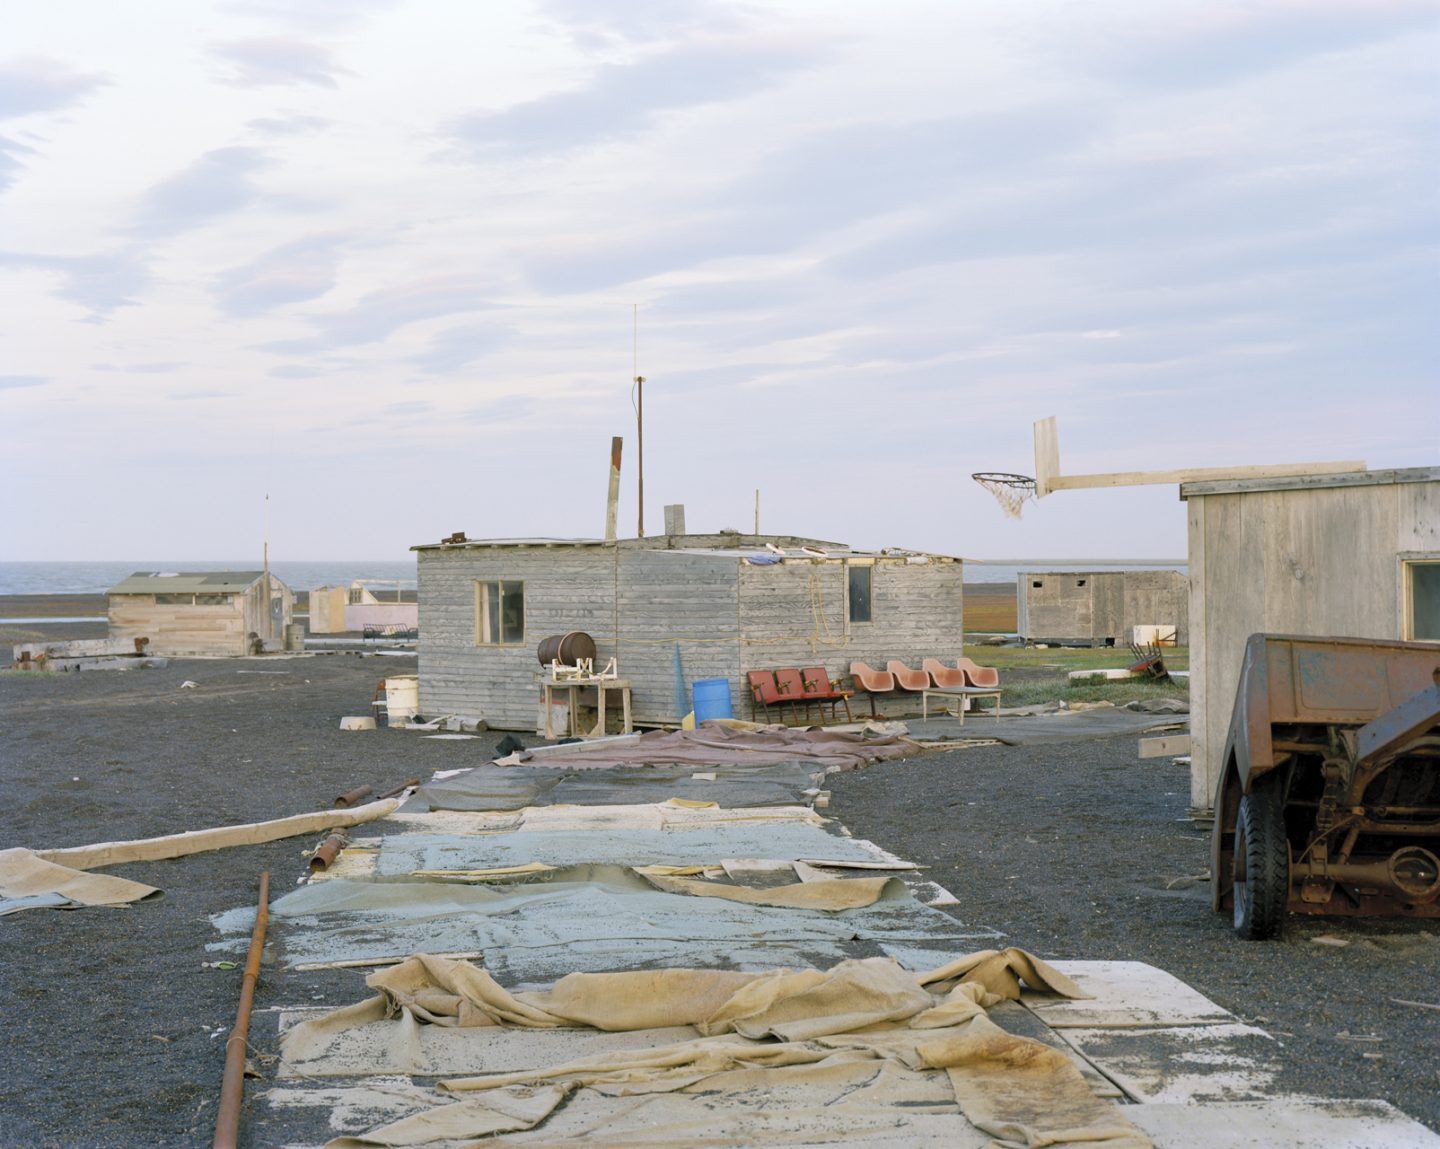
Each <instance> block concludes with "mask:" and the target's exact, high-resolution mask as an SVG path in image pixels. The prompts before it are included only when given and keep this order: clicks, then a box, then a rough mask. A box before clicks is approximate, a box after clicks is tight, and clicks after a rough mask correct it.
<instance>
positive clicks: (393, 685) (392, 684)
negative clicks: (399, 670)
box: [385, 674, 420, 726]
mask: <svg viewBox="0 0 1440 1149" xmlns="http://www.w3.org/2000/svg"><path fill="white" fill-rule="evenodd" d="M418 713H420V678H419V676H418V675H415V674H401V675H398V676H397V677H395V678H387V679H386V680H385V714H386V717H387V719H388V721H389V724H390V725H391V726H404V725H405V724H406V723H407V722H409V721H410V719H412V718H414V717H415V715H417V714H418Z"/></svg>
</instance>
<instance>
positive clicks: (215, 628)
mask: <svg viewBox="0 0 1440 1149" xmlns="http://www.w3.org/2000/svg"><path fill="white" fill-rule="evenodd" d="M270 585H271V595H272V596H273V597H274V598H277V599H279V600H280V601H281V603H282V604H283V605H282V617H283V619H284V622H285V623H287V624H288V623H289V622H290V620H291V618H292V617H293V611H294V606H295V595H294V593H293V592H292V591H291V590H290V588H289V587H287V586H286V585H285V584H284V583H282V582H281V581H280V580H279V579H277V578H275V577H274V576H273V575H272V576H271V578H270ZM214 593H223V594H233V596H234V597H233V599H232V601H231V602H229V603H228V604H227V603H221V604H218V605H200V604H192V603H174V604H172V603H157V602H156V601H155V596H154V595H153V594H112V595H110V596H109V599H108V603H107V610H106V614H107V618H108V621H109V628H108V629H109V634H110V637H111V638H119V639H126V640H129V639H135V638H148V639H149V640H150V643H149V645H148V646H147V647H146V648H145V649H146V653H148V654H160V655H169V656H172V657H177V658H178V657H184V656H185V655H202V656H215V655H220V656H224V657H237V658H238V657H240V656H242V655H246V654H249V653H250V640H249V636H250V635H251V634H256V635H259V636H260V637H261V638H262V639H264V638H265V637H266V636H267V635H268V633H269V628H268V626H267V625H266V623H267V619H268V617H269V616H268V615H267V614H266V613H265V590H264V583H263V582H262V581H259V580H257V581H256V582H255V584H254V585H253V586H251V587H250V588H249V589H248V590H246V591H233V592H231V591H217V592H214ZM282 635H283V631H282ZM282 635H277V636H276V639H277V641H278V640H279V639H280V638H281V637H282Z"/></svg>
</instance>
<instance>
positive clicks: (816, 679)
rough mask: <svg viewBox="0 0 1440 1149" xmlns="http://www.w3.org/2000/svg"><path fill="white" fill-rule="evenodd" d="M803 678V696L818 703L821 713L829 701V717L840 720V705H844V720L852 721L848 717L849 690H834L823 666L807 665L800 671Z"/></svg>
mask: <svg viewBox="0 0 1440 1149" xmlns="http://www.w3.org/2000/svg"><path fill="white" fill-rule="evenodd" d="M800 676H801V677H802V678H803V679H804V680H805V697H806V698H807V699H813V700H814V701H816V702H818V703H820V710H821V713H822V714H823V713H824V709H825V703H827V702H828V703H830V717H831V719H832V720H834V721H836V722H838V721H839V720H840V707H841V706H844V707H845V721H846V722H851V721H854V720H853V719H852V718H851V717H850V691H848V690H836V689H835V687H834V686H833V685H832V684H831V682H830V676H829V675H828V674H826V673H825V668H824V667H823V666H807V667H805V669H804V670H802V671H801V672H800Z"/></svg>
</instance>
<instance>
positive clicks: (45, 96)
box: [0, 55, 109, 120]
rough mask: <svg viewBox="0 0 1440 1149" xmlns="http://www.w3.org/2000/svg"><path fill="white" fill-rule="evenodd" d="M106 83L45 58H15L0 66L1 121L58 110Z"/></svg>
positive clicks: (94, 76) (101, 77) (103, 80)
mask: <svg viewBox="0 0 1440 1149" xmlns="http://www.w3.org/2000/svg"><path fill="white" fill-rule="evenodd" d="M107 83H109V81H108V80H107V79H106V77H104V76H102V75H100V74H99V73H95V72H77V71H75V70H74V69H73V68H71V67H69V66H68V65H66V64H64V63H62V62H61V61H59V60H56V59H53V58H51V57H48V56H38V55H37V56H19V57H15V58H13V59H10V60H7V61H5V62H4V63H0V120H11V119H18V118H19V117H21V116H30V115H35V114H37V113H40V112H55V111H60V110H62V109H64V108H68V107H70V106H71V105H72V104H76V103H79V102H80V101H81V100H83V99H84V98H85V97H86V96H88V95H90V94H91V93H92V92H94V91H95V90H96V89H97V88H101V87H103V86H104V85H105V84H107Z"/></svg>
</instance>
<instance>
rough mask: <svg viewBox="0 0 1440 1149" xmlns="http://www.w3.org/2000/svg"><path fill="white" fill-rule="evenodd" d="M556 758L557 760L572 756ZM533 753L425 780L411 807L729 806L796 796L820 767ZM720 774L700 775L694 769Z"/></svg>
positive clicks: (408, 807) (770, 802)
mask: <svg viewBox="0 0 1440 1149" xmlns="http://www.w3.org/2000/svg"><path fill="white" fill-rule="evenodd" d="M567 760H568V758H566V759H554V760H553V761H555V762H556V763H559V762H562V761H567ZM549 761H551V759H541V758H539V757H536V758H534V759H533V760H532V761H531V762H529V763H527V764H525V765H521V766H495V765H492V764H486V765H484V766H477V767H476V768H474V769H473V770H466V771H465V772H464V773H462V774H457V775H454V776H453V777H449V778H443V779H440V780H438V781H432V782H427V783H425V785H423V786H421V787H420V788H419V789H417V790H416V791H415V793H414V794H412V795H411V796H410V798H409V800H408V801H407V802H406V803H405V806H404V809H405V812H406V813H420V812H425V811H428V810H520V809H523V808H524V807H526V806H546V805H551V804H554V805H574V806H594V805H608V804H611V803H614V802H621V801H625V802H630V803H636V804H639V803H650V802H663V801H664V800H665V799H666V798H690V799H697V800H701V801H713V802H719V803H720V804H721V805H723V806H725V807H727V808H730V809H740V808H744V807H749V806H779V805H786V804H788V803H792V802H797V801H799V800H800V799H801V797H802V796H803V794H804V792H805V791H806V790H807V789H809V788H810V787H812V786H813V785H814V778H815V775H816V773H817V772H818V769H819V768H818V767H815V766H810V765H806V764H805V763H803V762H780V763H750V762H731V763H725V764H707V765H706V766H704V767H697V766H693V765H688V766H681V765H663V764H656V765H645V766H630V765H626V766H615V767H608V768H604V767H589V768H585V769H575V768H567V767H565V766H563V765H559V764H557V765H553V766H552V765H542V764H541V763H542V762H549ZM697 773H699V774H714V775H715V777H713V778H696V777H694V775H695V774H697Z"/></svg>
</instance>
